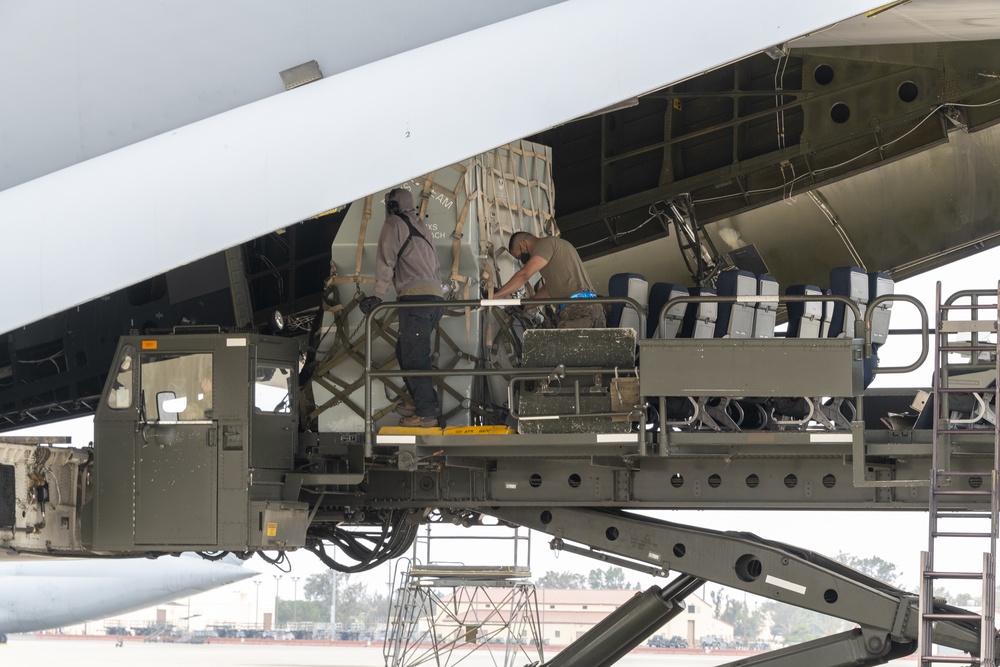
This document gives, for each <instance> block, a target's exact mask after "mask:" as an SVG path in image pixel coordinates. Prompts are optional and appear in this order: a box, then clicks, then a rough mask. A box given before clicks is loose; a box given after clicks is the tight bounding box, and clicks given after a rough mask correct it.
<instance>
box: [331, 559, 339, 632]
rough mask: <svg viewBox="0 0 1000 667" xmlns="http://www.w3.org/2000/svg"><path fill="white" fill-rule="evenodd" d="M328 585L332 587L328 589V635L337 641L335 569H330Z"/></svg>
mask: <svg viewBox="0 0 1000 667" xmlns="http://www.w3.org/2000/svg"><path fill="white" fill-rule="evenodd" d="M334 555H336V552H335V554H334ZM330 586H331V587H332V588H333V590H332V591H330V628H331V629H332V630H331V634H330V636H331V638H332V639H333V641H337V571H336V570H333V569H331V570H330Z"/></svg>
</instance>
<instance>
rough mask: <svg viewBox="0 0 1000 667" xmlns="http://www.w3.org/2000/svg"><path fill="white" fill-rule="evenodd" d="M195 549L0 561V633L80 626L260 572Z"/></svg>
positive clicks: (229, 582) (207, 589)
mask: <svg viewBox="0 0 1000 667" xmlns="http://www.w3.org/2000/svg"><path fill="white" fill-rule="evenodd" d="M241 565H242V564H240V565H235V564H233V563H232V562H226V561H217V562H216V561H207V560H204V559H202V558H201V557H199V556H197V555H194V554H184V555H182V556H181V557H172V556H165V557H161V558H157V559H146V558H135V559H107V560H66V559H53V560H45V559H36V560H30V561H14V562H7V561H6V560H4V561H0V588H2V589H3V591H4V593H3V604H0V635H3V634H10V633H13V632H36V631H39V630H47V629H50V628H59V627H64V626H68V625H76V624H78V623H85V622H87V621H93V620H97V619H101V618H107V617H109V616H114V615H116V614H125V613H128V612H131V611H135V610H137V609H144V608H146V607H150V606H152V605H157V604H162V603H165V602H169V601H171V600H176V599H177V598H181V597H187V596H190V595H196V594H198V593H204V592H205V591H210V590H212V589H214V588H218V587H220V586H225V585H227V584H231V583H234V582H237V581H241V580H243V579H249V578H250V577H253V576H254V575H256V574H257V572H255V571H253V570H250V569H247V568H244V567H241Z"/></svg>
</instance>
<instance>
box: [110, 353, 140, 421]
mask: <svg viewBox="0 0 1000 667" xmlns="http://www.w3.org/2000/svg"><path fill="white" fill-rule="evenodd" d="M134 361H135V348H134V347H132V346H131V345H126V346H125V347H123V348H122V351H121V354H119V355H118V364H117V366H116V370H115V373H114V376H115V379H114V382H112V384H111V391H109V392H108V407H109V408H111V409H112V410H125V409H126V408H130V407H132V387H133V386H134V382H133V380H132V373H133V372H134V370H135V364H134Z"/></svg>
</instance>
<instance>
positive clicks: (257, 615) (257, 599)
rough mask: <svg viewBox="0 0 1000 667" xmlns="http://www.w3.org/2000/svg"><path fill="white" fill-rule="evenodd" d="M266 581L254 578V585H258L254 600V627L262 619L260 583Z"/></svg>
mask: <svg viewBox="0 0 1000 667" xmlns="http://www.w3.org/2000/svg"><path fill="white" fill-rule="evenodd" d="M262 583H264V582H263V581H261V580H260V579H254V580H253V585H254V586H256V587H257V595H256V596H255V597H254V601H253V625H254V628H256V627H257V623H258V622H259V621H260V585H261V584H262Z"/></svg>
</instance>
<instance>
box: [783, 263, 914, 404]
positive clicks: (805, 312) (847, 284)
mask: <svg viewBox="0 0 1000 667" xmlns="http://www.w3.org/2000/svg"><path fill="white" fill-rule="evenodd" d="M894 286H895V283H894V282H893V280H892V278H890V277H889V275H888V274H885V273H882V272H881V271H872V272H871V273H865V272H864V271H863V270H862V269H859V268H858V267H856V266H842V267H838V268H835V269H833V270H832V271H830V289H829V290H822V289H820V288H819V287H817V286H815V285H792V286H791V287H789V288H788V289H787V290H786V291H785V294H795V295H805V296H822V295H824V294H837V295H840V296H845V297H847V298H849V299H850V300H851V301H853V302H854V303H855V304H857V306H858V310H859V311H860V312H861V316H862V317H864V315H865V313H866V312H867V308H868V304H869V302H871V301H874V300H875V298H876V297H880V296H885V295H889V294H892V293H893V291H894ZM876 308H877V312H875V313H874V314H873V315H872V317H871V325H872V330H871V340H872V356H871V357H869V358H868V359H866V360H865V381H864V383H865V387H867V386H868V385H869V384H871V382H872V380H873V379H874V378H875V368H876V367H877V366H878V349H879V348H880V347H881V346H882V345H883V344H884V343H885V341H886V338H887V337H888V335H889V318H890V316H891V315H892V302H891V301H885V302H882V303H881V304H879V305H878V306H876ZM786 335H787V336H788V337H790V338H838V337H841V336H853V335H854V313H853V311H851V310H850V309H849V308H847V306H846V305H845V304H844V303H843V302H839V301H807V302H797V303H789V304H788V331H787V333H786Z"/></svg>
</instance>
